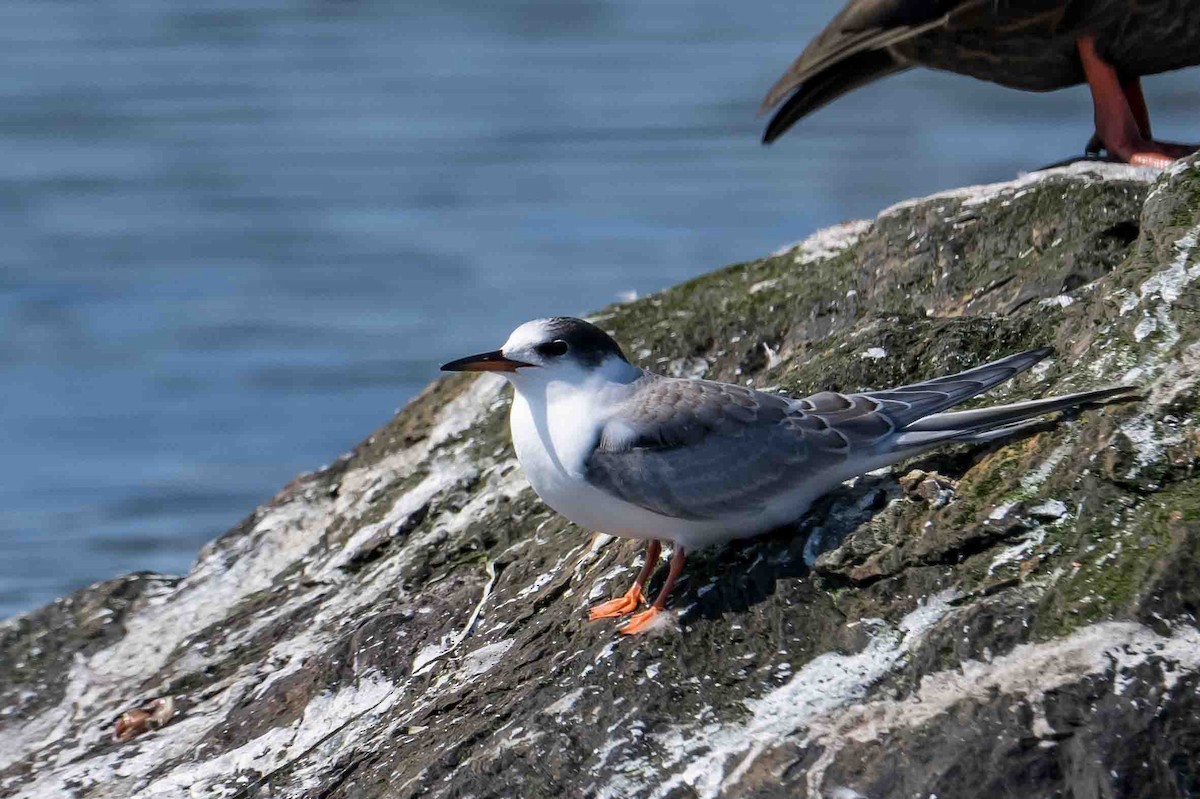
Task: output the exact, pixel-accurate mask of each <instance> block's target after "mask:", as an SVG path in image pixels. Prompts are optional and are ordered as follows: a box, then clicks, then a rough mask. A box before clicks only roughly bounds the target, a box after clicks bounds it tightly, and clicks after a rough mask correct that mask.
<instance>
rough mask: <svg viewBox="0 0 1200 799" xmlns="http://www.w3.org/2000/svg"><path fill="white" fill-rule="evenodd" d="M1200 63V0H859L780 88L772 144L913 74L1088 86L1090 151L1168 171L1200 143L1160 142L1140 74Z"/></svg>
mask: <svg viewBox="0 0 1200 799" xmlns="http://www.w3.org/2000/svg"><path fill="white" fill-rule="evenodd" d="M1195 64H1200V0H850V3H849V4H847V5H846V7H845V8H843V9H842V11H841V13H840V14H838V15H837V17H835V18H834V20H833V21H832V22H831V23H829V26H828V27H826V28H825V30H823V31H822V32H821V33H820V35H818V36H817V38H815V39H813V40H812V42H810V43H809V45H808V47H806V48H805V50H804V52H803V53H801V54H800V57H799V58H797V59H796V60H795V61H794V62H793V63H792V65H791V67H790V68H789V69H788V71H787V72H786V73H785V74H784V75H783V77H781V78H780V79H779V80H778V82H776V84H775V85H774V86H773V87H771V91H770V92H768V93H767V96H766V99H765V100H764V101H763V107H762V111H764V112H765V111H768V110H770V109H771V108H774V107H775V106H776V105H778V104H779V103H780V102H781V101H784V98H786V101H784V102H783V105H782V107H781V108H780V109H779V110H778V111H777V112H776V113H775V116H774V117H772V118H771V122H770V124H769V125H767V129H766V132H765V133H764V134H763V142H764V143H767V144H769V143H770V142H772V141H774V140H775V139H777V138H778V137H779V136H780V135H782V134H783V132H784V131H786V130H787V129H788V128H790V127H791V126H792V125H793V124H795V123H796V122H797V121H798V120H800V119H802V118H803V117H805V116H807V115H808V114H809V113H811V112H812V111H815V110H816V109H818V108H820V107H821V106H823V105H825V104H826V103H829V102H832V101H833V100H835V99H837V98H838V97H840V96H842V95H843V94H845V93H846V92H849V91H851V90H853V89H857V88H858V87H859V86H863V85H865V84H867V83H870V82H872V81H874V80H878V79H879V78H882V77H884V76H886V75H891V74H893V73H896V72H903V71H904V70H906V69H909V68H910V67H915V66H923V67H930V68H932V69H940V70H945V71H947V72H956V73H958V74H960V75H970V76H971V77H974V78H979V79H981V80H987V81H991V82H993V83H999V84H1000V85H1001V86H1010V87H1012V88H1014V89H1024V90H1025V91H1034V92H1044V91H1052V90H1054V89H1061V88H1065V87H1067V86H1074V85H1076V84H1079V83H1084V82H1086V83H1087V84H1088V86H1089V87H1090V88H1091V91H1092V102H1093V104H1094V106H1095V109H1096V133H1095V136H1093V137H1092V140H1091V143H1090V144H1089V145H1088V152H1089V154H1098V153H1099V151H1100V149H1101V148H1103V149H1105V150H1107V151H1108V153H1109V154H1110V155H1111V156H1113V157H1115V158H1118V159H1120V160H1121V161H1125V162H1127V163H1131V164H1140V165H1152V166H1164V165H1166V164H1168V163H1170V162H1171V161H1172V160H1174V159H1176V158H1180V157H1182V156H1184V155H1187V154H1189V153H1191V152H1194V151H1195V149H1196V147H1195V146H1187V145H1181V144H1172V143H1169V142H1159V141H1155V140H1154V138H1153V137H1152V136H1151V133H1150V114H1149V112H1148V111H1147V109H1146V101H1145V98H1144V97H1143V96H1142V86H1141V77H1142V76H1143V75H1153V74H1156V73H1159V72H1167V71H1169V70H1173V69H1180V68H1182V67H1188V66H1193V65H1195Z"/></svg>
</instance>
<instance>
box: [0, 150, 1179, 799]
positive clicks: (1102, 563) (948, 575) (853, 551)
mask: <svg viewBox="0 0 1200 799" xmlns="http://www.w3.org/2000/svg"><path fill="white" fill-rule="evenodd" d="M1198 236H1200V168H1198V167H1197V163H1196V162H1195V161H1191V162H1184V163H1181V164H1179V165H1177V166H1176V167H1174V168H1173V169H1171V170H1169V171H1168V172H1166V173H1165V174H1158V173H1154V172H1150V171H1145V170H1137V169H1133V168H1129V167H1123V166H1112V165H1076V166H1072V167H1068V168H1065V169H1059V170H1052V171H1047V172H1043V173H1038V174H1036V175H1032V176H1029V177H1026V178H1022V179H1021V180H1019V181H1015V182H1013V183H1009V184H998V185H994V186H983V187H976V188H972V189H965V190H962V191H957V192H950V193H947V194H944V195H938V196H935V197H930V198H926V199H923V200H918V201H913V202H910V203H905V204H903V205H900V206H897V207H895V208H892V209H889V210H887V211H885V212H884V213H883V214H882V215H881V216H880V217H879V218H878V219H876V220H875V221H873V222H859V223H851V224H847V225H843V226H841V227H838V228H834V229H831V230H826V231H821V232H820V233H818V234H816V235H814V236H812V237H811V238H809V239H807V240H806V241H804V242H801V243H799V244H798V245H796V246H794V247H790V248H788V249H786V250H783V251H781V252H779V253H777V254H775V255H773V256H771V257H769V258H765V259H762V260H759V261H754V262H750V263H746V264H740V265H737V266H733V267H730V268H728V269H725V270H721V271H718V272H715V273H713V274H711V275H708V276H705V277H703V278H700V279H698V280H695V281H692V282H690V283H687V284H684V285H682V286H679V287H677V288H674V289H671V290H669V291H666V292H663V293H662V294H659V295H655V296H652V297H648V298H645V299H643V300H639V301H637V302H634V303H630V304H627V305H622V306H619V307H614V308H610V309H606V310H605V311H603V312H601V313H600V314H598V315H597V317H596V318H597V320H598V321H599V323H600V324H602V325H603V326H605V327H606V328H608V329H610V330H612V331H613V332H614V333H615V334H616V335H617V336H618V338H619V339H620V340H621V342H622V343H623V345H624V347H625V350H626V352H627V353H628V354H629V355H630V356H631V357H632V358H633V359H635V360H637V361H638V362H640V363H643V364H645V365H648V366H651V367H652V368H657V369H659V370H662V371H667V372H674V373H681V374H682V373H687V374H703V375H705V376H707V377H711V378H716V379H721V380H729V381H737V382H742V383H748V384H752V385H755V386H757V387H760V388H770V389H771V390H779V391H784V392H788V393H810V392H814V391H818V390H822V389H830V388H837V389H842V390H854V389H863V388H870V387H880V386H886V385H891V384H897V383H903V382H912V381H915V380H918V379H923V378H927V377H931V376H934V375H938V374H944V373H946V372H950V371H954V370H958V369H963V368H967V367H970V366H973V365H976V364H978V363H981V362H983V361H986V360H988V359H991V358H994V357H997V356H999V355H1002V354H1006V353H1009V352H1013V351H1016V350H1019V349H1023V348H1029V347H1034V346H1041V345H1052V346H1054V347H1055V348H1056V352H1057V355H1056V357H1055V358H1054V359H1053V360H1051V361H1048V362H1046V363H1045V364H1044V365H1042V366H1040V367H1039V368H1038V369H1036V370H1034V371H1033V372H1032V373H1029V374H1027V375H1024V376H1022V377H1021V378H1020V379H1018V380H1016V381H1013V383H1012V384H1010V385H1007V386H1005V387H1003V388H1002V389H1001V390H1000V391H998V392H995V393H993V394H992V395H991V396H990V397H989V398H988V399H987V401H989V402H991V401H996V400H997V399H1002V400H1003V399H1012V400H1015V399H1018V398H1024V397H1028V396H1033V395H1037V394H1043V393H1046V394H1048V393H1062V392H1067V391H1076V390H1081V389H1086V388H1092V387H1099V386H1103V385H1110V384H1116V383H1121V382H1135V383H1137V384H1139V385H1141V386H1144V388H1145V392H1144V393H1145V398H1144V399H1143V400H1142V401H1140V402H1138V403H1133V404H1124V405H1115V406H1108V407H1104V408H1099V409H1091V410H1086V411H1083V412H1082V413H1079V414H1077V415H1076V416H1074V417H1073V418H1070V419H1065V420H1062V421H1061V422H1060V423H1057V424H1047V425H1046V426H1045V427H1044V428H1042V429H1040V430H1039V431H1037V432H1036V433H1035V434H1034V435H1031V436H1028V437H1025V438H1022V439H1019V440H1014V441H1002V442H996V443H994V444H991V445H989V446H986V447H972V448H965V447H960V448H954V449H948V450H945V451H942V452H938V453H934V454H931V455H928V456H925V457H923V458H921V459H918V460H917V461H914V462H911V463H906V464H901V465H899V466H897V467H896V468H894V469H889V470H884V471H882V472H878V473H874V474H871V475H866V476H864V477H862V478H859V479H858V480H856V481H854V482H853V483H852V484H849V485H846V486H845V487H843V488H842V489H839V490H838V491H836V492H834V493H833V494H831V495H830V496H828V497H826V498H824V499H823V500H822V501H821V502H819V503H818V504H817V506H816V507H815V508H814V509H813V510H812V511H811V512H810V513H809V514H808V515H807V516H806V517H805V518H803V519H800V520H797V522H796V523H795V525H793V526H792V527H791V528H790V529H786V530H780V531H778V532H777V533H774V534H772V535H769V536H766V537H764V538H762V539H759V540H757V541H752V542H748V543H743V544H739V545H736V546H732V547H730V548H728V549H724V550H720V551H711V552H706V553H700V554H699V555H697V556H696V557H695V558H692V559H691V561H690V563H689V569H688V571H687V572H686V576H685V578H684V580H683V581H682V582H681V585H680V588H679V590H678V591H677V594H676V597H675V600H674V605H673V612H672V614H671V616H670V619H669V623H668V624H666V625H664V626H663V627H662V628H661V629H659V630H657V631H655V632H654V633H653V634H650V635H646V636H644V637H639V638H636V639H632V640H630V639H623V638H620V637H618V636H617V635H616V634H615V632H614V629H615V626H616V625H615V623H610V622H599V623H588V622H587V621H586V620H585V619H586V608H587V606H588V605H589V604H592V603H595V602H597V601H599V600H600V599H602V598H605V597H608V596H609V595H613V594H616V593H618V592H620V591H622V590H624V588H625V587H626V584H627V583H628V581H630V580H631V579H632V577H633V575H634V573H635V569H636V567H637V557H638V547H637V546H636V545H635V544H634V543H632V542H625V541H620V540H613V539H609V538H607V537H605V536H596V535H593V534H591V533H590V532H588V531H585V530H581V529H579V528H576V527H574V526H573V525H571V524H568V523H567V522H565V521H564V520H563V519H561V518H560V517H558V516H556V515H555V514H553V513H552V512H550V511H549V510H548V509H547V508H545V507H544V506H543V505H542V504H541V503H540V502H539V501H538V500H537V498H536V497H535V496H534V495H533V493H532V491H531V490H530V489H529V487H528V484H527V483H526V482H525V480H524V478H523V477H522V475H521V472H520V469H519V468H518V466H517V464H516V461H515V459H514V457H513V454H512V449H511V446H510V444H509V441H508V435H507V424H506V418H505V414H506V411H507V408H508V403H509V393H508V391H507V390H506V389H504V387H503V384H502V382H501V381H499V380H498V379H495V378H493V377H490V376H488V377H483V378H480V379H475V380H473V379H469V378H459V377H455V378H450V379H445V380H440V381H438V382H436V383H434V384H432V385H431V386H430V387H429V388H428V389H427V390H426V391H425V392H424V393H423V394H422V395H421V396H420V397H418V398H417V399H415V400H414V401H413V402H412V403H411V404H410V405H409V406H408V407H407V408H405V409H404V410H403V411H401V412H400V413H399V414H398V415H397V416H396V418H394V419H393V420H392V421H391V422H389V423H388V424H387V425H385V426H384V427H383V428H381V429H380V430H378V431H377V432H376V433H375V434H374V435H372V436H371V437H370V438H369V439H368V440H367V441H365V442H364V443H363V444H362V445H361V446H360V447H359V448H357V449H356V450H355V451H354V452H353V453H350V454H349V455H347V456H346V457H344V458H343V459H341V460H340V461H338V462H337V463H336V464H334V465H333V466H331V467H329V468H326V469H324V470H322V471H319V472H316V473H313V474H308V475H303V476H301V477H299V478H297V479H296V480H295V481H294V482H293V483H292V484H290V485H289V486H287V487H286V488H285V489H284V490H283V491H282V492H281V493H280V494H279V496H278V497H276V498H275V499H274V500H273V501H272V502H271V503H269V504H267V505H265V506H263V507H261V508H258V509H257V510H255V511H254V513H253V514H251V516H250V517H248V518H247V519H246V520H245V522H243V523H242V524H241V525H240V526H239V527H237V528H235V529H234V530H232V531H230V532H229V533H227V534H226V535H225V536H223V537H221V538H220V539H218V540H217V541H215V542H213V543H212V544H211V545H209V546H208V547H207V548H206V549H205V550H204V552H203V553H202V554H201V556H200V558H199V560H198V561H197V563H196V566H195V567H194V569H193V570H192V572H191V573H190V574H188V575H187V576H186V577H183V578H181V579H176V578H167V577H161V576H158V575H133V576H130V577H126V578H121V579H118V580H113V581H109V582H106V583H102V584H99V585H96V586H93V587H92V588H89V589H86V590H84V591H80V592H78V593H77V594H75V595H73V596H71V597H67V598H65V599H62V600H60V601H59V602H56V603H54V604H53V605H50V606H48V607H46V608H43V609H42V610H39V611H37V612H34V613H31V614H29V615H26V616H22V617H18V618H16V619H13V620H10V621H7V622H5V623H3V624H0V796H20V797H59V796H62V797H132V796H139V797H176V796H203V797H210V796H213V797H216V796H224V797H253V796H271V797H318V796H319V797H328V798H330V799H332V798H333V797H346V798H347V799H349V798H350V797H385V796H386V797H410V796H411V797H416V796H431V797H440V796H445V797H467V796H473V797H484V796H548V795H555V796H571V797H573V796H581V797H583V796H602V797H618V796H619V797H717V796H728V797H818V796H823V797H837V798H838V799H845V798H846V797H856V796H864V797H871V799H880V798H882V797H897V799H899V798H900V797H921V799H926V798H927V797H929V796H933V795H936V796H938V797H941V799H947V798H948V797H978V796H1012V797H1034V796H1037V797H1125V796H1128V797H1190V796H1198V795H1200V769H1198V768H1197V766H1196V763H1197V762H1200V757H1198V752H1200V707H1198V705H1200V698H1198V696H1200V694H1198V690H1200V632H1198V629H1197V620H1196V614H1197V612H1198V608H1200V578H1198V577H1197V575H1198V574H1200V571H1198V570H1200V475H1197V473H1196V469H1195V465H1196V460H1197V457H1198V455H1200V434H1197V433H1196V429H1197V427H1196V415H1197V412H1198V406H1200V401H1198V400H1200V392H1198V390H1197V387H1198V383H1200V293H1198V292H1200V289H1198V286H1197V283H1196V279H1197V278H1200V249H1198V248H1197V238H1198ZM516 321H519V320H514V322H516ZM662 576H663V575H662V573H661V572H660V573H659V574H658V575H657V577H656V581H655V582H657V581H659V580H661V579H662ZM653 587H654V586H652V588H653ZM164 699H169V700H170V702H171V708H172V713H171V714H170V716H169V717H168V718H165V720H163V722H162V724H161V725H158V724H147V725H145V727H144V729H142V728H139V729H138V734H136V735H132V736H128V737H125V739H124V740H119V739H118V738H117V737H115V736H114V724H115V723H116V722H117V720H118V719H119V718H121V717H122V714H123V713H127V712H129V711H130V709H131V708H134V709H136V708H153V707H161V706H162V705H161V704H159V705H155V704H154V703H155V702H156V701H158V700H164ZM147 712H149V711H147ZM164 715H165V714H164Z"/></svg>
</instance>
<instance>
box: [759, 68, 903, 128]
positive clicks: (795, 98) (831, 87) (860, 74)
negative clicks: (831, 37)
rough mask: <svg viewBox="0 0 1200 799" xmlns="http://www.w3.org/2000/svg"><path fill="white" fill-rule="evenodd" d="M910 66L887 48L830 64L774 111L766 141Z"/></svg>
mask: <svg viewBox="0 0 1200 799" xmlns="http://www.w3.org/2000/svg"><path fill="white" fill-rule="evenodd" d="M907 68H908V67H907V66H906V65H904V64H901V63H900V62H898V61H897V60H896V59H895V58H893V57H892V55H891V54H890V53H889V52H887V51H886V50H864V51H862V52H859V53H855V54H854V55H852V56H849V57H848V58H846V59H844V60H841V61H838V62H837V63H834V64H831V65H830V66H829V67H828V68H826V69H824V70H822V71H821V72H818V73H817V74H816V75H813V76H812V77H811V78H809V79H808V80H806V81H804V83H803V84H801V85H800V86H799V87H798V88H797V89H796V90H795V92H793V93H792V96H791V97H789V98H788V99H787V102H785V103H784V104H783V106H782V107H781V108H780V109H779V110H778V111H776V112H775V115H774V116H772V117H771V121H770V122H769V123H767V129H766V130H765V131H764V132H763V139H762V140H763V144H770V143H771V142H773V141H775V140H776V139H778V138H779V137H780V136H782V135H783V134H784V133H785V132H786V131H787V129H788V128H790V127H791V126H792V125H794V124H796V123H797V122H798V121H800V120H801V119H803V118H804V117H806V116H808V115H809V114H811V113H812V112H813V111H816V110H817V109H818V108H821V107H822V106H824V105H828V104H829V103H831V102H833V101H834V100H836V99H837V98H839V97H841V96H842V95H843V94H846V93H847V92H851V91H853V90H855V89H857V88H858V87H860V86H865V85H866V84H868V83H871V82H872V81H875V80H878V79H880V78H883V77H886V76H888V75H892V74H895V73H897V72H903V71H904V70H905V69H907Z"/></svg>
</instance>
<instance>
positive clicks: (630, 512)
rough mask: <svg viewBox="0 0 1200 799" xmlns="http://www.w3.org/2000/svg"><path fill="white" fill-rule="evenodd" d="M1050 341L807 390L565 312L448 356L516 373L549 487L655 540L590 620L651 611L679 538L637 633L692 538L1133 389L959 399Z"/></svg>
mask: <svg viewBox="0 0 1200 799" xmlns="http://www.w3.org/2000/svg"><path fill="white" fill-rule="evenodd" d="M1050 352H1051V351H1050V349H1048V348H1043V349H1036V350H1031V351H1029V352H1023V353H1020V354H1018V355H1010V356H1009V357H1007V358H1002V359H1000V360H998V361H995V362H993V363H989V364H985V365H983V366H978V367H976V368H974V369H968V370H967V371H965V372H960V373H958V374H955V375H949V376H946V377H938V378H934V379H932V380H927V381H925V382H922V383H914V384H912V385H908V386H901V387H899V388H893V389H887V390H884V391H865V392H860V393H855V394H842V393H838V392H834V391H823V392H820V393H818V394H813V395H812V396H809V397H805V398H803V399H793V398H790V397H785V396H779V395H776V394H767V393H764V392H761V391H755V390H754V389H751V388H747V387H745V386H739V385H733V384H730V383H718V382H714V381H711V380H698V379H681V378H672V377H666V376H663V375H659V374H655V373H654V372H650V371H647V370H645V369H642V368H639V367H638V366H635V365H634V364H632V363H630V362H629V360H628V359H627V358H626V357H625V354H624V353H623V352H622V351H621V348H620V347H619V346H618V345H617V343H616V342H615V341H614V340H613V339H612V338H611V337H610V336H609V335H608V334H607V333H605V332H604V331H603V330H601V329H600V328H598V327H596V326H595V325H593V324H590V323H589V322H585V321H583V320H581V319H573V318H569V317H557V318H552V319H537V320H534V321H532V322H526V323H525V324H523V325H521V326H520V327H518V328H517V329H516V330H515V331H513V333H512V335H511V336H509V338H508V341H506V342H505V343H504V346H502V347H501V348H500V349H498V350H495V351H492V352H485V353H481V354H479V355H472V356H469V357H467V358H460V359H459V360H456V361H452V362H450V363H447V364H445V365H443V366H442V369H443V371H451V372H462V371H466V372H496V373H498V374H501V375H503V376H504V377H505V378H506V379H507V380H508V382H510V383H511V384H512V386H513V388H514V390H515V392H514V397H513V403H512V411H511V415H510V419H509V423H510V429H511V432H512V440H513V447H514V449H515V450H516V455H517V459H518V460H519V461H520V463H521V468H522V469H523V471H524V472H525V476H526V477H527V478H528V479H529V482H530V484H531V485H532V486H533V490H534V491H535V492H537V495H538V496H539V497H540V498H541V499H542V501H544V502H545V503H546V504H547V505H549V506H550V507H551V508H552V509H554V510H555V511H557V512H558V513H560V514H562V515H563V516H565V517H566V518H567V519H569V520H570V521H572V522H574V523H575V524H577V525H579V526H581V527H585V528H589V529H591V530H595V531H597V532H602V533H607V534H609V535H614V536H622V537H625V538H634V539H642V540H645V541H646V542H647V552H646V561H645V564H644V565H643V566H642V569H641V572H640V573H639V574H638V576H637V578H636V579H635V580H634V583H633V586H632V587H631V588H630V589H629V590H628V591H627V592H626V593H625V594H624V595H623V596H621V597H619V598H617V599H614V600H612V601H609V602H605V603H603V604H601V605H598V606H596V607H594V608H592V610H591V612H590V614H589V615H590V618H591V619H592V620H596V619H601V618H609V617H614V616H623V615H627V614H629V613H632V612H633V611H635V610H637V608H638V606H639V605H640V604H641V603H642V602H643V601H644V599H645V597H644V595H643V591H644V589H645V586H646V582H647V580H648V579H649V578H650V575H651V573H652V572H653V570H654V567H655V565H656V564H657V562H658V559H659V555H660V553H661V551H662V542H663V541H669V542H671V544H672V545H673V553H672V556H671V561H670V569H669V572H668V575H667V579H666V582H665V583H664V584H663V586H662V589H661V590H660V591H659V593H658V596H657V597H656V598H655V600H654V602H653V603H652V604H651V605H650V607H649V609H647V610H645V611H643V612H641V613H638V614H637V615H635V616H633V617H632V618H631V619H630V621H629V623H628V624H626V625H625V626H624V627H622V628H621V632H623V633H636V632H640V631H643V630H645V629H647V627H648V626H649V625H650V624H651V623H652V622H653V620H654V619H655V617H656V616H657V615H658V614H660V613H661V612H662V611H663V610H664V609H665V607H666V604H667V598H668V597H669V596H670V594H671V590H672V589H673V588H674V586H675V582H676V580H677V579H678V578H679V574H680V572H681V571H682V570H683V566H684V559H685V557H686V553H688V552H691V551H693V550H695V549H699V548H703V547H708V546H712V545H716V544H723V543H726V542H729V541H732V540H735V539H739V538H748V537H751V536H755V535H759V534H762V533H765V532H768V531H770V530H773V529H778V528H780V527H782V526H784V525H786V524H788V523H790V522H793V521H795V520H796V519H798V518H799V517H800V516H801V515H802V514H803V513H804V512H805V510H807V509H808V507H809V506H810V505H811V504H812V502H813V501H814V500H815V499H817V498H818V497H820V496H821V495H822V494H824V493H826V492H828V491H829V490H831V489H833V488H834V487H835V486H837V485H838V484H840V483H842V482H844V481H845V480H848V479H850V478H852V477H854V476H856V475H860V474H863V473H864V472H869V471H872V470H874V469H879V468H882V467H884V466H888V465H891V464H894V463H896V462H898V461H901V460H904V459H906V458H910V457H912V456H913V455H916V454H918V453H921V452H924V451H926V450H929V449H931V448H933V447H937V446H939V445H943V444H951V443H962V442H984V441H991V440H993V439H996V438H1001V437H1005V436H1010V435H1013V434H1015V433H1019V432H1021V431H1023V430H1026V429H1027V428H1029V427H1031V426H1032V425H1036V424H1039V423H1040V422H1041V420H1040V418H1039V417H1042V416H1045V415H1046V414H1048V413H1052V412H1054V411H1061V410H1065V409H1068V408H1073V407H1076V406H1080V405H1086V404H1089V403H1096V402H1100V401H1103V400H1107V399H1110V398H1114V397H1118V396H1123V395H1129V394H1131V393H1132V392H1133V391H1134V390H1135V389H1134V388H1133V387H1130V386H1120V387H1117V388H1105V389H1100V390H1096V391H1083V392H1079V393H1076V394H1068V395H1064V396H1059V397H1050V398H1047V399H1037V400H1030V401H1027V402H1018V403H1015V404H1011V405H1000V406H993V407H989V408H979V409H975V410H966V411H956V412H945V411H946V410H947V409H948V408H951V407H953V406H955V405H958V404H960V403H962V402H963V401H965V400H967V399H969V398H970V397H974V396H975V395H976V394H980V393H982V392H984V391H987V390H988V389H990V388H992V387H993V386H996V385H998V384H1000V383H1003V382H1004V381H1006V380H1008V379H1010V378H1012V377H1014V376H1015V375H1018V374H1020V373H1021V372H1024V371H1025V370H1026V369H1029V368H1030V367H1031V366H1033V365H1034V364H1036V363H1037V362H1038V361H1040V360H1042V359H1043V358H1045V357H1046V356H1047V355H1049V354H1050Z"/></svg>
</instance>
